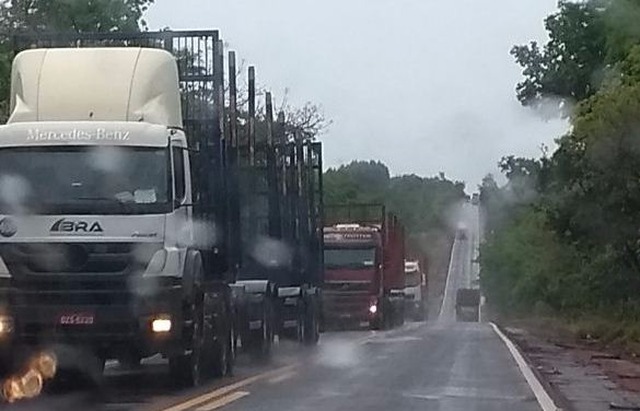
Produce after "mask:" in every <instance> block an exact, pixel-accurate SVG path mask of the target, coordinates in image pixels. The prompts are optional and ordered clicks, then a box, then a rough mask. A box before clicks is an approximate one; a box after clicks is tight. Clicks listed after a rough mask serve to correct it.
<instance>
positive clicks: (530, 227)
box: [481, 0, 640, 312]
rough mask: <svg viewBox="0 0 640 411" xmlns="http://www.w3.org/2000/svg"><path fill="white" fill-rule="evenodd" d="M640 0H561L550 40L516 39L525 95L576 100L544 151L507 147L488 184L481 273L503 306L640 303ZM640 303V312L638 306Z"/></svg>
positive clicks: (520, 90) (528, 100) (520, 91)
mask: <svg viewBox="0 0 640 411" xmlns="http://www.w3.org/2000/svg"><path fill="white" fill-rule="evenodd" d="M638 21H640V1H638V0H608V1H599V0H590V1H585V2H580V3H570V2H562V3H561V4H560V10H559V11H558V12H557V13H554V14H553V15H551V16H549V17H548V18H547V20H546V27H547V30H548V31H549V37H550V41H549V43H547V45H545V46H544V47H543V48H542V49H540V48H539V47H538V46H537V45H536V44H535V43H531V44H530V45H528V46H517V47H515V48H514V50H513V54H514V55H515V56H516V61H517V62H518V63H519V64H521V65H522V66H523V67H524V72H523V74H524V77H525V78H524V80H523V81H522V82H521V83H520V84H519V85H518V87H517V91H516V92H517V95H518V98H519V99H520V101H521V102H522V103H523V104H525V105H531V106H536V104H538V103H539V102H540V101H542V99H544V98H545V97H547V96H555V97H558V98H560V99H561V100H562V101H565V102H569V101H570V102H572V104H575V106H574V107H573V110H572V111H571V112H570V113H565V114H570V121H571V125H572V127H571V130H570V131H569V132H568V133H567V134H566V135H564V136H562V137H560V138H559V139H558V140H557V143H558V144H557V148H556V149H555V151H554V152H553V153H550V154H548V155H544V156H543V157H542V158H540V159H523V158H516V157H513V156H508V157H505V158H504V159H503V161H502V162H501V169H502V171H503V172H504V173H505V175H506V177H507V180H508V183H507V184H506V185H505V186H503V187H498V186H497V184H495V181H494V180H492V179H491V178H489V177H488V178H487V179H485V181H483V185H482V187H481V203H482V207H483V214H484V215H485V216H486V224H487V228H488V232H489V234H488V236H487V243H486V244H485V246H484V248H483V250H484V251H483V253H482V258H483V268H482V276H483V281H484V282H485V285H486V286H487V292H488V294H489V295H490V297H492V298H493V299H494V301H497V302H498V304H499V305H502V306H503V308H508V309H514V308H521V309H523V310H530V309H531V308H532V307H533V306H534V305H535V304H537V303H542V304H544V305H546V306H550V307H552V308H553V309H555V310H560V311H565V312H566V311H567V310H569V311H571V310H573V311H574V312H575V311H584V310H603V309H611V307H620V306H624V307H629V306H640V297H639V295H640V294H638V292H637V290H638V287H640V24H638ZM637 312H640V310H638V311H637Z"/></svg>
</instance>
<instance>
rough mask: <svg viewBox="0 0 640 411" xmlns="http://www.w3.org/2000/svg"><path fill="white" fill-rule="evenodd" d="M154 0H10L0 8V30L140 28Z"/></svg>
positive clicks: (97, 30)
mask: <svg viewBox="0 0 640 411" xmlns="http://www.w3.org/2000/svg"><path fill="white" fill-rule="evenodd" d="M153 2H154V0H86V1H76V0H10V1H5V2H3V4H2V8H1V9H0V13H1V14H0V16H1V21H2V24H3V31H5V32H7V31H9V32H11V31H15V30H27V31H56V32H58V31H60V32H65V31H72V32H77V33H82V32H111V31H139V30H140V29H143V28H145V27H146V22H145V21H144V19H143V15H144V13H145V12H146V11H147V9H148V8H149V6H150V5H151V4H152V3H153Z"/></svg>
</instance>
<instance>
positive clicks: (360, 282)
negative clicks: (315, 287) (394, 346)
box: [322, 204, 405, 329]
mask: <svg viewBox="0 0 640 411" xmlns="http://www.w3.org/2000/svg"><path fill="white" fill-rule="evenodd" d="M325 222H326V224H327V226H325V229H324V264H325V276H324V288H323V310H322V311H323V319H324V323H325V326H327V327H331V328H334V327H336V326H338V325H346V324H349V325H357V326H360V327H362V326H368V327H370V328H373V329H379V328H390V327H393V326H397V325H402V324H403V323H404V310H405V307H404V288H405V275H404V258H405V244H404V228H403V226H402V225H401V224H400V222H399V221H398V219H397V217H396V216H394V215H393V214H391V213H387V212H386V209H385V207H384V206H383V205H380V204H345V205H333V206H331V205H330V206H326V207H325Z"/></svg>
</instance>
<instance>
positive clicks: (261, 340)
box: [243, 300, 273, 361]
mask: <svg viewBox="0 0 640 411" xmlns="http://www.w3.org/2000/svg"><path fill="white" fill-rule="evenodd" d="M271 318H272V316H271V305H270V304H269V302H268V301H267V300H265V301H264V305H263V308H262V325H261V326H260V328H259V329H257V330H251V331H249V332H248V337H249V338H248V341H247V343H248V348H249V352H250V353H251V355H252V356H253V357H254V358H255V359H257V360H261V361H264V360H267V359H269V358H270V357H271V348H272V342H273V325H272V322H271ZM243 343H244V341H243Z"/></svg>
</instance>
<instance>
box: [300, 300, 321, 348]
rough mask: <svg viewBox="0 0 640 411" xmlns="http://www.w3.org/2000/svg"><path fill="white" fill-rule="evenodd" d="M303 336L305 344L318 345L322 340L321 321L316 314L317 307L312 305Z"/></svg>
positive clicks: (305, 322)
mask: <svg viewBox="0 0 640 411" xmlns="http://www.w3.org/2000/svg"><path fill="white" fill-rule="evenodd" d="M303 327H304V332H303V338H304V343H305V345H316V344H318V341H320V322H319V321H318V316H317V315H316V309H315V308H314V307H311V309H309V310H308V312H307V315H306V318H305V321H304V325H303Z"/></svg>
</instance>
